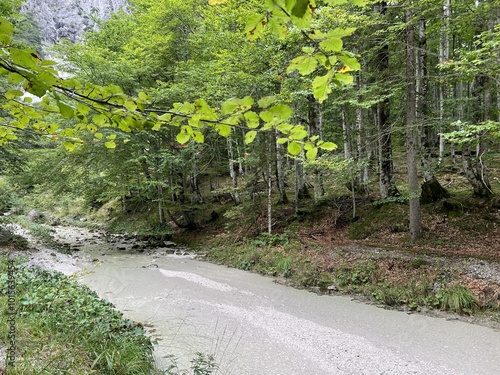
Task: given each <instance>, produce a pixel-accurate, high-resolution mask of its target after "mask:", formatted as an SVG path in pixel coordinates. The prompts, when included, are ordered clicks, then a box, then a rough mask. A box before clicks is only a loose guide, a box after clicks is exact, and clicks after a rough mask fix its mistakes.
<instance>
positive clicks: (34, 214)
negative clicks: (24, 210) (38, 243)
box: [27, 210, 43, 223]
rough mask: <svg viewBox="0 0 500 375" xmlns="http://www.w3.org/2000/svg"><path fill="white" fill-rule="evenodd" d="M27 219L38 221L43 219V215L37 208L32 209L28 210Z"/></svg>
mask: <svg viewBox="0 0 500 375" xmlns="http://www.w3.org/2000/svg"><path fill="white" fill-rule="evenodd" d="M27 219H28V221H31V222H33V223H38V222H40V221H41V220H42V219H43V215H42V214H40V213H38V212H37V211H36V210H31V211H30V212H28V216H27Z"/></svg>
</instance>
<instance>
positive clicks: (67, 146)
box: [64, 141, 75, 151]
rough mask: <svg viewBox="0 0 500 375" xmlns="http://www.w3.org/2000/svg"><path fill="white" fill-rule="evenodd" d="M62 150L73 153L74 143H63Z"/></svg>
mask: <svg viewBox="0 0 500 375" xmlns="http://www.w3.org/2000/svg"><path fill="white" fill-rule="evenodd" d="M64 148H65V149H66V150H68V151H74V150H75V143H74V142H68V141H66V142H64Z"/></svg>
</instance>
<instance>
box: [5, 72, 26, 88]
mask: <svg viewBox="0 0 500 375" xmlns="http://www.w3.org/2000/svg"><path fill="white" fill-rule="evenodd" d="M24 80H25V78H24V77H23V76H22V75H20V74H17V73H9V75H8V77H7V81H8V82H9V83H10V84H11V85H18V84H20V83H21V82H23V81H24Z"/></svg>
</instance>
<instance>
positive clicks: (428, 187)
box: [416, 19, 449, 203]
mask: <svg viewBox="0 0 500 375" xmlns="http://www.w3.org/2000/svg"><path fill="white" fill-rule="evenodd" d="M425 28H426V25H425V20H424V19H420V20H419V22H418V52H417V68H416V72H417V75H416V102H417V106H416V120H417V123H418V124H419V125H420V126H419V127H420V128H421V132H422V137H421V139H422V144H421V150H422V154H421V163H422V174H423V176H424V183H423V184H422V197H421V202H422V203H431V202H436V201H438V200H440V199H442V198H446V197H448V196H449V194H448V192H447V191H446V189H445V188H444V187H442V186H441V184H440V183H439V181H438V179H437V178H436V175H435V174H434V166H433V163H432V157H431V155H432V149H431V145H432V140H431V138H432V136H433V132H434V129H433V128H431V127H430V126H429V125H427V121H426V120H427V118H428V111H429V109H428V105H427V91H428V77H427V40H426V35H425ZM424 193H425V194H424Z"/></svg>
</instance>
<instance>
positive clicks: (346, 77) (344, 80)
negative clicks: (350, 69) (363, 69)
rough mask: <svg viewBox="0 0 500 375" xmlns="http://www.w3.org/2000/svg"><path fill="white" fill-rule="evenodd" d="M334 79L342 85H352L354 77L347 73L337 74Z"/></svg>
mask: <svg viewBox="0 0 500 375" xmlns="http://www.w3.org/2000/svg"><path fill="white" fill-rule="evenodd" d="M335 79H336V80H337V81H339V82H340V83H341V84H344V85H352V84H353V82H354V77H353V76H352V75H350V74H348V73H337V74H335Z"/></svg>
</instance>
